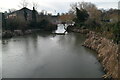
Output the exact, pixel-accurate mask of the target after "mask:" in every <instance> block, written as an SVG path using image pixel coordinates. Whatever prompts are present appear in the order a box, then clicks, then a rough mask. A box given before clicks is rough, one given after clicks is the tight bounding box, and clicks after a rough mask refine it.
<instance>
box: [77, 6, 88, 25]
mask: <svg viewBox="0 0 120 80" xmlns="http://www.w3.org/2000/svg"><path fill="white" fill-rule="evenodd" d="M88 17H89V15H88V13H87V11H86V10H85V9H81V10H79V9H78V8H77V7H76V19H75V22H76V24H77V25H80V26H83V25H84V22H85V21H86V20H87V19H88Z"/></svg>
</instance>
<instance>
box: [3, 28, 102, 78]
mask: <svg viewBox="0 0 120 80" xmlns="http://www.w3.org/2000/svg"><path fill="white" fill-rule="evenodd" d="M58 29H63V27H59V28H58ZM59 31H62V30H58V32H59ZM84 40H85V37H84V35H81V34H77V33H69V34H66V35H54V34H49V33H43V32H39V33H37V34H32V35H27V36H21V37H14V38H12V39H7V40H5V41H6V44H2V53H3V56H2V58H3V60H2V63H3V68H2V70H3V72H2V74H3V77H4V78H100V77H101V76H102V75H103V74H104V73H103V71H102V69H101V65H100V63H99V62H98V60H97V58H96V53H95V52H93V51H91V50H89V49H87V48H85V47H83V46H81V45H82V44H83V42H84Z"/></svg>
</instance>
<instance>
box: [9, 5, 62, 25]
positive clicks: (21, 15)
mask: <svg viewBox="0 0 120 80" xmlns="http://www.w3.org/2000/svg"><path fill="white" fill-rule="evenodd" d="M33 10H34V7H33ZM33 10H30V9H28V8H26V7H24V8H22V9H20V10H17V11H14V12H12V13H9V14H8V15H7V18H13V19H19V20H21V21H32V18H33ZM25 16H26V17H27V19H25ZM43 19H46V20H48V21H49V22H51V23H52V24H58V23H61V21H60V19H59V16H57V15H46V14H38V12H37V11H36V20H37V21H38V22H40V21H41V20H43Z"/></svg>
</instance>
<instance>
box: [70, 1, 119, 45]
mask: <svg viewBox="0 0 120 80" xmlns="http://www.w3.org/2000/svg"><path fill="white" fill-rule="evenodd" d="M70 6H71V10H70V11H69V12H71V13H72V14H73V15H75V17H74V18H73V19H72V21H75V26H76V27H83V26H84V27H85V28H87V29H89V30H94V31H96V32H97V33H99V34H101V35H102V36H104V37H106V38H108V39H113V40H114V42H115V43H120V21H119V18H120V14H119V13H120V10H117V9H109V10H100V9H98V8H97V7H96V6H95V5H94V4H92V3H89V2H81V3H74V4H71V5H70Z"/></svg>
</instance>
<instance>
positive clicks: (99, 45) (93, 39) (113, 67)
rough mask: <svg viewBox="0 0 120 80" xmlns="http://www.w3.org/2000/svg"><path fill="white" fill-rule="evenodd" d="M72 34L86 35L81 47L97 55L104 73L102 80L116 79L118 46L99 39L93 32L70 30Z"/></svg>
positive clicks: (101, 38) (119, 52)
mask: <svg viewBox="0 0 120 80" xmlns="http://www.w3.org/2000/svg"><path fill="white" fill-rule="evenodd" d="M70 30H71V31H73V32H79V33H86V34H87V39H86V40H85V42H84V44H83V46H85V47H87V48H90V49H92V50H94V51H96V52H97V53H98V60H99V61H100V62H101V64H102V66H103V68H104V72H105V73H106V74H105V75H103V78H118V77H119V75H120V74H118V72H119V71H118V70H119V69H118V68H119V64H120V62H119V59H120V56H119V55H120V50H119V46H118V45H117V44H115V43H114V42H113V41H112V40H108V39H106V38H104V37H101V36H100V35H98V34H97V33H95V32H93V31H89V30H88V29H81V30H80V29H77V28H71V29H70Z"/></svg>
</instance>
